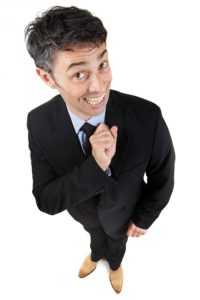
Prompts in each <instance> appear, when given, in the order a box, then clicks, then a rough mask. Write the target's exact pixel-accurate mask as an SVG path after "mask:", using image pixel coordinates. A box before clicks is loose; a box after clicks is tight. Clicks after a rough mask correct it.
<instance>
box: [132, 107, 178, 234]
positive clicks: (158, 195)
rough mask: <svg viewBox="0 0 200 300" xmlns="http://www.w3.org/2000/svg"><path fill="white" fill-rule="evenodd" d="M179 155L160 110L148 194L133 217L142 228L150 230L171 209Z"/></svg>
mask: <svg viewBox="0 0 200 300" xmlns="http://www.w3.org/2000/svg"><path fill="white" fill-rule="evenodd" d="M174 163H175V152H174V147H173V143H172V140H171V136H170V133H169V130H168V128H167V125H166V123H165V121H164V119H163V117H162V113H161V110H160V108H159V107H158V113H157V122H156V127H155V133H154V141H153V147H152V153H151V158H150V160H149V163H148V165H147V169H146V175H147V183H145V184H144V193H143V194H142V198H141V199H140V201H139V202H138V204H137V206H136V208H135V209H134V212H133V215H132V221H133V222H134V224H135V225H136V226H138V227H140V228H144V229H148V228H149V227H150V226H151V225H152V223H153V222H154V221H155V220H156V219H157V218H158V216H159V214H160V213H161V211H162V209H163V208H164V207H165V206H166V205H167V203H168V201H169V199H170V196H171V193H172V190H173V187H174Z"/></svg>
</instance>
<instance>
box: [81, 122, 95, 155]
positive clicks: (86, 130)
mask: <svg viewBox="0 0 200 300" xmlns="http://www.w3.org/2000/svg"><path fill="white" fill-rule="evenodd" d="M95 129H96V126H93V125H91V124H89V123H87V122H85V123H84V124H83V126H82V127H81V128H80V130H82V131H83V132H84V133H85V136H86V137H85V142H84V143H83V149H84V151H85V155H86V157H88V156H89V155H90V154H91V150H92V147H91V144H90V141H89V138H90V136H91V135H92V134H93V133H94V131H95Z"/></svg>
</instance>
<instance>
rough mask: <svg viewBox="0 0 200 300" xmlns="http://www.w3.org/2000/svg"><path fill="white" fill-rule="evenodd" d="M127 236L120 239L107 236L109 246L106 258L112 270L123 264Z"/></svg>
mask: <svg viewBox="0 0 200 300" xmlns="http://www.w3.org/2000/svg"><path fill="white" fill-rule="evenodd" d="M127 239H128V238H127V237H124V238H120V239H113V238H111V237H107V248H106V253H105V258H106V260H107V261H108V263H109V266H110V268H111V269H112V270H117V269H118V268H119V266H120V265H121V262H122V259H123V257H124V254H125V252H126V242H127Z"/></svg>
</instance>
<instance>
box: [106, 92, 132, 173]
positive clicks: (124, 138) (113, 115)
mask: <svg viewBox="0 0 200 300" xmlns="http://www.w3.org/2000/svg"><path fill="white" fill-rule="evenodd" d="M105 123H106V124H107V125H108V126H109V127H110V128H111V127H112V126H114V125H116V126H118V136H117V145H116V152H115V155H114V157H113V158H112V161H111V165H110V167H111V169H112V172H114V174H113V175H114V177H116V178H118V174H119V171H120V167H121V165H122V162H123V158H124V156H125V152H126V148H127V144H128V137H130V134H129V133H128V129H127V126H126V125H127V124H126V123H127V122H126V121H125V118H124V115H123V109H122V107H121V103H120V102H119V99H118V97H117V96H116V95H115V94H114V93H113V92H112V90H111V91H110V97H109V101H108V104H107V108H106V116H105Z"/></svg>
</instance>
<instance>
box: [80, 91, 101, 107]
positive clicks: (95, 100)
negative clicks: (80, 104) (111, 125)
mask: <svg viewBox="0 0 200 300" xmlns="http://www.w3.org/2000/svg"><path fill="white" fill-rule="evenodd" d="M104 97H105V94H104V95H103V96H101V97H98V98H89V97H85V98H83V99H84V101H86V102H87V103H88V104H90V105H93V106H95V105H99V104H101V103H102V102H103V101H104Z"/></svg>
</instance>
